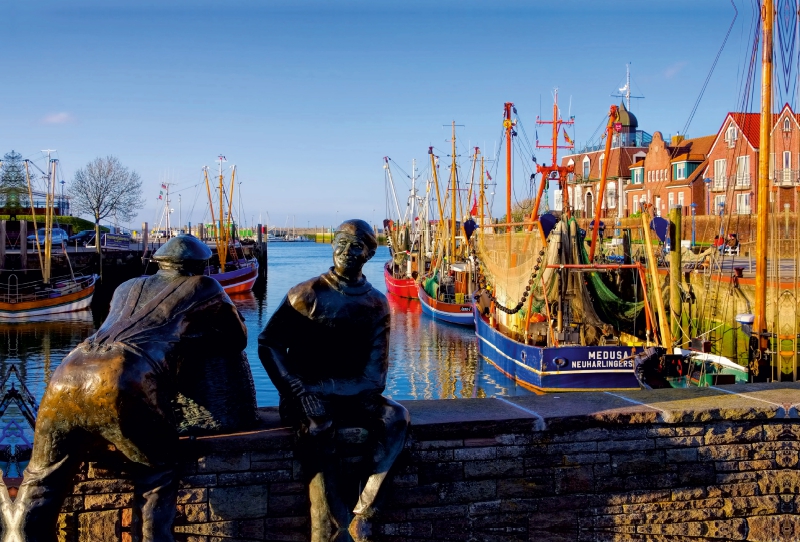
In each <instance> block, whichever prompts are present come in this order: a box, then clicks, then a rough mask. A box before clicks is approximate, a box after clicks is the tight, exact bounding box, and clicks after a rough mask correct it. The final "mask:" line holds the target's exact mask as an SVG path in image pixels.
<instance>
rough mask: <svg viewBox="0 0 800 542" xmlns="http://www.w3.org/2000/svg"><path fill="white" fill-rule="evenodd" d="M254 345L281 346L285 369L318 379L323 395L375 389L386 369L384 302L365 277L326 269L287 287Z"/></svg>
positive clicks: (386, 309) (378, 390)
mask: <svg viewBox="0 0 800 542" xmlns="http://www.w3.org/2000/svg"><path fill="white" fill-rule="evenodd" d="M259 345H260V346H267V345H268V346H270V347H273V348H276V349H278V350H280V351H281V352H285V359H284V364H285V366H286V369H287V370H288V372H289V373H291V374H293V375H296V376H298V377H299V378H300V379H302V380H303V381H304V382H308V383H320V384H321V386H322V388H323V389H324V393H325V395H326V396H328V397H336V396H338V397H354V396H358V395H371V394H380V393H381V392H382V391H383V390H384V388H385V387H386V374H387V370H388V348H389V305H388V302H387V301H386V297H385V296H384V295H383V294H382V293H380V292H379V291H377V290H375V289H374V288H373V287H372V285H371V284H370V283H369V282H367V280H366V278H364V279H363V280H362V281H361V282H359V283H358V284H356V285H349V284H347V283H346V282H344V281H343V280H342V279H340V278H339V277H338V276H337V275H336V274H335V273H334V272H333V269H331V270H330V271H328V272H327V273H324V274H323V275H320V276H319V277H315V278H313V279H310V280H307V281H305V282H302V283H300V284H298V285H297V286H295V287H293V288H292V289H291V290H289V293H288V294H287V295H286V297H285V298H284V299H283V301H282V302H281V305H280V306H279V307H278V309H277V310H276V311H275V313H274V314H273V316H272V318H270V320H269V322H268V323H267V326H266V327H265V328H264V331H263V332H262V333H261V335H260V336H259ZM282 399H284V397H282Z"/></svg>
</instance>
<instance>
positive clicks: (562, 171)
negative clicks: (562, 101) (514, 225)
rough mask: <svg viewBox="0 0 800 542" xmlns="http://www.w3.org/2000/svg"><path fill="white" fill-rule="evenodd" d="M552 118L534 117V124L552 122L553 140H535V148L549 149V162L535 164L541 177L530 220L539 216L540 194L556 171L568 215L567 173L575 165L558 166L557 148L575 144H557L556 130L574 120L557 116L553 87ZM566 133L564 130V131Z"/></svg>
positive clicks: (563, 203)
mask: <svg viewBox="0 0 800 542" xmlns="http://www.w3.org/2000/svg"><path fill="white" fill-rule="evenodd" d="M553 93H554V95H553V120H552V121H549V120H542V119H540V118H539V117H536V124H537V125H541V124H552V125H553V134H552V138H553V141H552V143H551V144H550V145H539V140H538V139H537V140H536V148H537V149H551V150H552V155H551V160H552V161H551V162H550V165H549V166H548V165H547V164H542V165H538V164H537V166H536V173H539V174H540V175H541V176H542V178H541V180H540V181H539V190H537V191H536V200H534V203H533V210H531V221H534V220H536V219H537V218H538V216H539V205H541V202H542V194H544V190H545V188H546V186H547V180H548V179H549V178H550V177H551V175H552V173H553V172H556V174H557V175H558V182H559V187H560V188H561V205H562V208H563V210H564V214H565V215H566V217H567V218H569V216H570V206H569V187H568V186H567V175H568V174H570V173H572V172H574V171H575V166H574V165H571V166H559V165H558V149H567V150H573V149H574V148H575V144H574V143H573V142H571V141H569V140H568V141H567V145H559V144H558V131H559V130H560V129H561V127H562V126H563V125H565V124H566V125H568V126H572V125H573V124H575V121H574V120H572V119H571V118H570V119H568V120H564V119H562V118H560V117H559V116H558V89H557V88H556V89H554V91H553ZM564 133H565V134H566V132H564Z"/></svg>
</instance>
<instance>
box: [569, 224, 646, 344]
mask: <svg viewBox="0 0 800 542" xmlns="http://www.w3.org/2000/svg"><path fill="white" fill-rule="evenodd" d="M576 245H579V246H580V262H581V263H588V262H589V255H588V254H587V253H586V244H585V243H584V242H583V239H582V238H581V239H580V242H579V243H576ZM587 275H588V277H587V281H586V285H587V287H588V290H589V293H590V294H591V296H592V298H593V299H594V300H595V303H594V306H595V307H596V308H597V314H598V315H599V316H600V317H602V319H603V320H604V321H605V322H608V323H609V324H612V325H613V326H614V327H616V328H617V329H619V328H620V327H621V326H623V327H626V325H627V324H630V323H632V322H633V321H634V320H636V318H637V317H638V316H639V314H641V312H642V309H643V308H644V301H626V300H624V299H622V298H620V297H619V296H618V295H617V294H615V293H614V292H613V291H612V290H611V288H609V287H608V286H607V285H606V283H605V282H604V281H603V277H601V276H600V273H587Z"/></svg>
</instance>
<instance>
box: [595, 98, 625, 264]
mask: <svg viewBox="0 0 800 542" xmlns="http://www.w3.org/2000/svg"><path fill="white" fill-rule="evenodd" d="M618 116H619V115H618V112H617V106H616V105H612V106H611V109H610V110H609V111H608V126H606V150H605V153H604V154H603V156H605V158H604V159H603V169H602V171H601V172H600V187H599V188H598V189H597V203H596V204H595V206H594V227H593V228H592V244H591V246H590V247H589V263H594V252H595V248H596V245H597V231H598V230H599V229H600V212H601V211H602V209H603V199H604V198H605V195H606V180H607V179H608V164H609V162H611V140H612V139H613V137H614V122H615V121H616V120H617V118H618Z"/></svg>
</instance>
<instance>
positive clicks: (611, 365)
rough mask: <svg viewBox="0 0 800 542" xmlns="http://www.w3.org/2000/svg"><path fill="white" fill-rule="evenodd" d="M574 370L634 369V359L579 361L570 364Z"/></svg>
mask: <svg viewBox="0 0 800 542" xmlns="http://www.w3.org/2000/svg"><path fill="white" fill-rule="evenodd" d="M570 368H572V369H633V360H632V359H601V360H597V359H595V360H578V361H573V362H571V364H570Z"/></svg>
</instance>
